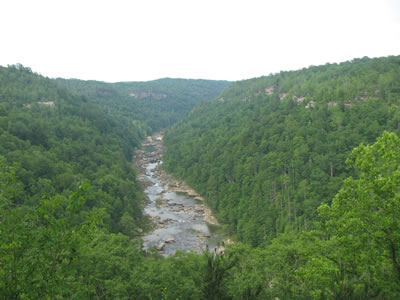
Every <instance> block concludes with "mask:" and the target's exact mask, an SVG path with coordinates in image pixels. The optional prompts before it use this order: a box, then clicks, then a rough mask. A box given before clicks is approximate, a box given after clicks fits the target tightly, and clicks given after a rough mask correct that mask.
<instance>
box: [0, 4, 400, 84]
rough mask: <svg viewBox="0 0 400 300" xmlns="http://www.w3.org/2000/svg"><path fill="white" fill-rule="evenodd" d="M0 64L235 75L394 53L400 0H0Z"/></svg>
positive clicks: (60, 70)
mask: <svg viewBox="0 0 400 300" xmlns="http://www.w3.org/2000/svg"><path fill="white" fill-rule="evenodd" d="M0 12H1V15H0V41H1V43H0V65H3V66H6V65H7V64H15V63H22V64H23V65H25V66H27V67H31V68H32V69H33V71H35V72H38V73H40V74H42V75H45V76H48V77H63V78H79V79H86V80H88V79H95V80H102V81H111V82H114V81H137V80H151V79H157V78H162V77H174V78H177V77H179V78H204V79H226V80H240V79H247V78H252V77H258V76H261V75H268V74H270V73H275V72H279V71H281V70H294V69H300V68H303V67H308V66H310V65H319V64H324V63H327V62H342V61H346V60H351V59H353V58H355V57H363V56H369V57H378V56H387V55H400V1H396V0H392V1H389V0H388V1H386V0H375V1H369V0H360V1H358V0H355V1H352V0H344V1H342V0H333V1H331V0H315V1H314V0H310V1H307V0H302V1H299V0H297V1H296V0H294V1H289V0H275V1H268V0H264V1H261V0H260V1H256V0H242V1H235V0H196V1H195V0H138V1H136V0H129V1H128V0H126V1H123V0H112V1H111V0H110V1H102V0H96V1H91V0H77V1H75V0H68V1H64V0H51V1H41V0H35V1H33V0H26V1H19V0H2V1H1V2H0Z"/></svg>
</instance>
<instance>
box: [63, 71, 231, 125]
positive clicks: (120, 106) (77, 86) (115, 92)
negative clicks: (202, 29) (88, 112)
mask: <svg viewBox="0 0 400 300" xmlns="http://www.w3.org/2000/svg"><path fill="white" fill-rule="evenodd" d="M57 81H58V83H60V84H61V85H63V86H65V87H67V88H68V89H70V90H73V91H75V92H76V93H77V94H80V95H85V96H86V97H87V98H88V99H89V101H90V102H92V103H96V104H100V105H101V106H102V107H104V108H107V109H108V110H109V111H110V112H111V113H115V114H117V115H123V116H125V117H128V118H130V119H131V120H133V121H134V122H135V124H136V125H139V124H141V126H142V127H143V128H144V129H146V130H147V132H148V133H151V132H154V131H158V130H160V129H163V128H166V127H168V126H171V125H172V124H174V123H175V122H177V121H178V120H180V119H182V118H183V117H184V116H185V114H187V113H188V112H190V111H191V110H192V109H193V107H194V106H195V105H196V104H198V103H201V102H204V101H209V100H212V99H214V98H215V97H217V96H218V95H219V94H220V93H221V92H222V90H223V89H224V88H225V87H227V86H228V85H229V84H230V83H229V82H228V81H213V80H192V79H172V78H164V79H158V80H154V81H148V82H118V83H105V82H98V81H82V80H73V79H71V80H65V79H57Z"/></svg>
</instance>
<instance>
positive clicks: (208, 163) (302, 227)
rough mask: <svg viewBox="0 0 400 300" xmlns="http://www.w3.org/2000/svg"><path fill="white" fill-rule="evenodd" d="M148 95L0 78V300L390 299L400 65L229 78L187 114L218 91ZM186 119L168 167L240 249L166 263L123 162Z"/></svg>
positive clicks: (143, 89) (2, 72)
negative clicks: (149, 236) (146, 232)
mask: <svg viewBox="0 0 400 300" xmlns="http://www.w3.org/2000/svg"><path fill="white" fill-rule="evenodd" d="M156 83H157V84H155V82H152V83H149V85H147V84H146V83H140V84H139V83H126V84H125V83H118V84H106V83H100V82H86V81H77V80H61V79H59V80H51V79H48V78H45V77H43V76H40V75H38V74H35V73H33V72H32V71H31V70H30V69H29V68H26V67H23V66H22V65H15V66H10V67H8V68H4V67H0V299H166V300H169V299H171V300H172V299H174V300H175V299H207V300H209V299H214V300H220V299H397V298H399V295H400V263H399V261H400V257H399V253H400V194H399V191H400V138H399V134H400V107H399V106H400V57H387V58H379V59H368V58H364V59H357V60H354V61H351V62H347V63H342V64H339V65H336V64H335V65H325V66H319V67H311V68H308V69H304V70H300V71H295V72H281V73H279V74H275V75H270V76H267V77H263V78H258V79H252V80H246V81H242V82H237V83H234V84H233V85H232V86H231V87H229V88H228V89H226V90H225V91H224V92H223V93H222V95H221V96H219V97H218V98H217V99H216V100H214V101H212V102H208V103H202V104H200V105H199V106H196V108H195V109H194V110H193V111H192V112H191V113H190V114H188V115H186V116H184V115H183V114H184V112H185V111H188V110H190V109H191V107H192V106H193V105H195V103H198V102H199V101H200V102H201V101H202V100H203V99H204V100H207V98H209V97H214V95H216V94H218V93H219V92H218V90H222V88H223V86H226V84H227V83H226V82H219V83H218V82H217V83H211V82H206V83H204V84H205V86H203V83H202V82H201V81H188V82H185V81H175V80H172V79H171V81H169V79H165V80H160V81H156ZM187 83H189V86H191V87H190V89H193V90H192V91H189V90H187V93H186V92H184V91H186V90H185V89H186V88H183V86H180V84H182V85H184V86H186V84H187ZM158 84H159V85H160V87H159V89H158V87H157V88H156V87H155V85H156V86H157V85H158ZM175 84H176V86H175ZM161 86H162V88H161ZM196 86H197V87H198V90H197V88H196ZM206 86H209V87H210V90H208V88H207V87H206ZM134 87H135V88H134ZM181 88H182V89H181ZM187 88H188V89H189V87H187ZM169 89H171V90H169ZM181 93H183V94H181ZM127 94H128V96H126V95H127ZM164 94H165V95H167V96H165V95H164ZM170 94H174V95H175V96H176V97H175V96H174V98H171V99H169V97H170V96H169V95H170ZM195 95H197V96H195ZM206 96H207V97H206ZM167 99H169V100H168V101H170V102H168V103H169V104H168V105H172V108H170V107H169V106H168V105H167V102H165V103H164V102H162V101H163V100H167ZM185 99H188V100H187V101H192V100H193V102H191V104H190V105H187V106H182V105H181V104H182V102H181V101H186V100H185ZM148 100H151V101H150V102H149V101H148ZM159 105H160V107H159ZM162 105H166V106H162ZM182 107H184V109H183V110H181V108H182ZM142 109H143V111H142ZM163 112H165V115H164V114H163ZM181 117H184V119H183V120H182V121H180V122H179V123H178V124H177V125H176V126H173V127H172V128H170V129H169V130H168V131H167V133H166V135H165V141H166V146H167V153H166V154H165V156H164V164H165V166H166V168H167V169H168V170H171V171H172V172H174V173H175V174H176V175H178V176H180V177H182V178H185V179H186V180H187V182H188V183H189V184H190V185H192V186H193V187H195V188H196V190H198V191H199V192H201V193H202V194H203V195H204V196H205V197H206V200H207V201H208V203H209V204H210V206H211V207H212V208H213V209H214V211H215V212H216V215H217V217H218V219H219V220H220V221H221V223H223V225H224V227H225V229H226V230H227V232H228V233H231V234H232V235H233V237H232V238H233V239H234V240H235V242H234V243H233V244H230V245H223V247H224V248H225V250H222V251H221V252H217V251H208V250H206V251H204V253H203V254H199V255H198V254H195V253H183V252H179V251H178V252H177V253H176V254H174V255H171V256H169V257H167V258H164V257H162V256H160V255H159V254H158V251H153V250H151V249H150V250H148V251H145V250H144V249H143V245H142V240H141V237H140V234H141V232H142V230H141V228H144V227H143V226H144V225H145V224H146V223H145V219H144V218H143V215H142V212H143V197H144V195H143V194H142V190H141V188H140V187H139V186H138V184H137V181H136V177H135V172H134V170H133V169H132V167H131V158H132V151H133V149H134V148H135V147H136V146H138V145H139V142H140V140H141V139H142V138H144V135H145V134H146V133H148V132H151V131H153V130H157V129H160V128H164V127H165V126H168V125H170V124H172V123H173V122H175V121H176V120H178V119H179V118H181ZM385 130H387V131H385ZM388 131H391V132H388ZM360 143H361V145H360ZM365 144H368V145H365ZM235 236H236V237H237V239H235V238H234V237H235ZM239 240H240V241H239ZM220 249H222V248H220Z"/></svg>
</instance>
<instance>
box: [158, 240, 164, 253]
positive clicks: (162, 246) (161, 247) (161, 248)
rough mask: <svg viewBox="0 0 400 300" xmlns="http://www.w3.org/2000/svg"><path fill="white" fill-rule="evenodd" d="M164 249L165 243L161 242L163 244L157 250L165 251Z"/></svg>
mask: <svg viewBox="0 0 400 300" xmlns="http://www.w3.org/2000/svg"><path fill="white" fill-rule="evenodd" d="M164 247H165V243H164V242H161V243H159V244H158V246H157V247H156V248H157V250H158V251H162V250H163V249H164Z"/></svg>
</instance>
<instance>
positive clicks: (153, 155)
mask: <svg viewBox="0 0 400 300" xmlns="http://www.w3.org/2000/svg"><path fill="white" fill-rule="evenodd" d="M162 139H163V136H162V135H161V134H155V135H153V136H151V137H147V138H146V140H145V141H144V142H143V143H142V148H141V149H139V150H137V151H136V152H135V157H134V163H135V166H136V169H138V170H139V171H140V174H138V178H139V180H140V181H141V182H142V183H143V184H144V186H145V187H146V188H145V193H146V195H147V200H146V206H145V213H146V214H147V215H149V217H150V218H151V220H152V222H153V223H154V225H155V229H154V230H153V231H152V232H150V233H147V234H145V235H144V236H143V241H144V246H145V248H151V247H156V249H157V250H158V251H160V253H162V254H163V255H164V256H168V255H169V254H173V253H175V252H176V251H177V250H184V251H191V250H193V251H195V252H201V251H203V250H204V249H205V248H206V246H208V247H209V248H210V249H213V248H215V247H217V245H218V244H219V243H220V242H221V241H222V238H221V236H219V235H218V234H217V229H218V222H217V220H216V219H215V218H214V216H213V215H212V213H211V210H210V209H209V208H208V207H207V205H206V204H205V202H204V199H203V198H202V197H201V196H200V195H199V194H197V193H196V192H195V191H194V190H193V189H191V188H189V187H188V186H187V185H186V184H185V182H183V181H180V180H177V179H175V178H174V177H173V176H172V175H171V174H168V173H167V172H165V171H164V170H163V169H162V168H161V166H162V154H163V143H162ZM219 250H221V249H219Z"/></svg>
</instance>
